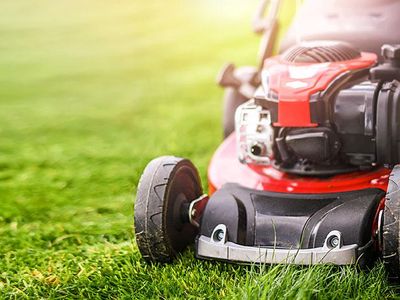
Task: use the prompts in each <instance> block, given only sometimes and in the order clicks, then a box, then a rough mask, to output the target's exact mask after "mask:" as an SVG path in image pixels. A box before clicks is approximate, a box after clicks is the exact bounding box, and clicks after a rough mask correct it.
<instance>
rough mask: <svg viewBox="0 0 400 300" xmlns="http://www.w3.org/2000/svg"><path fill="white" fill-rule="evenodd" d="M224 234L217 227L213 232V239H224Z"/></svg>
mask: <svg viewBox="0 0 400 300" xmlns="http://www.w3.org/2000/svg"><path fill="white" fill-rule="evenodd" d="M224 235H225V233H224V231H223V230H221V229H219V230H217V231H216V232H215V233H214V239H215V240H217V241H218V242H220V241H222V240H223V239H224Z"/></svg>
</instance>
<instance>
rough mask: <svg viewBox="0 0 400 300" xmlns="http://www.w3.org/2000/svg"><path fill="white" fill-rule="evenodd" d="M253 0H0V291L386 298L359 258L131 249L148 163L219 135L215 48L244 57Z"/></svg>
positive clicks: (380, 274) (249, 58)
mask: <svg viewBox="0 0 400 300" xmlns="http://www.w3.org/2000/svg"><path fill="white" fill-rule="evenodd" d="M255 5H256V1H254V0H253V1H239V0H230V1H228V0H218V1H215V0H205V1H200V0H198V1H194V0H170V1H161V0H153V1H142V0H133V1H128V0H119V1H98V0H97V1H96V0H79V1H78V0H58V1H54V0H42V1H34V0H21V1H11V0H2V1H0V33H1V34H0V298H4V299H10V298H18V299H24V298H26V299H31V298H65V299H70V298H102V299H107V298H110V299H116V298H125V299H131V298H141V299H150V298H228V299H229V298H231V299H233V298H243V299H257V298H267V299H276V298H288V299H342V298H360V299H361V298H366V299H382V298H395V297H396V294H395V293H396V290H395V289H394V288H393V287H390V286H389V285H388V283H387V282H386V280H385V274H384V271H383V267H382V265H381V264H378V265H377V266H376V267H375V268H374V269H373V270H372V271H371V272H364V271H358V270H356V269H355V268H352V267H347V268H335V267H331V266H319V267H312V268H301V267H285V266H274V267H267V266H263V267H244V266H235V265H230V264H223V263H214V262H203V261H198V260H195V259H194V258H193V250H189V251H187V252H186V253H184V254H183V255H182V256H181V257H179V258H178V259H177V260H176V261H175V262H174V263H173V264H170V265H165V266H157V265H154V266H151V265H146V264H145V263H144V262H143V261H141V259H140V254H139V252H138V249H137V246H136V244H135V240H134V234H133V229H132V228H133V199H134V198H133V195H134V194H135V191H136V188H135V187H136V185H137V182H138V179H139V177H140V174H141V172H142V170H143V169H144V167H145V166H146V164H147V162H148V161H149V160H151V159H152V158H154V157H156V156H158V155H163V154H174V155H177V156H183V157H188V158H190V159H192V161H193V162H194V163H195V164H196V165H197V166H198V167H199V170H200V172H201V175H202V178H203V182H204V183H205V182H206V180H205V179H206V169H207V164H208V161H209V159H210V157H211V155H212V153H213V151H214V150H215V149H216V147H217V146H218V144H219V142H220V141H221V128H220V123H221V96H222V91H221V90H220V89H218V88H217V87H216V86H215V84H214V78H215V75H216V73H217V72H218V70H219V68H220V67H221V66H222V64H223V63H224V62H226V60H233V61H235V62H237V63H238V64H249V63H250V64H251V63H254V62H255V53H256V51H257V43H258V39H257V38H256V37H254V36H253V35H252V34H251V33H250V26H249V24H250V22H249V20H250V16H251V13H252V11H253V9H254V7H255Z"/></svg>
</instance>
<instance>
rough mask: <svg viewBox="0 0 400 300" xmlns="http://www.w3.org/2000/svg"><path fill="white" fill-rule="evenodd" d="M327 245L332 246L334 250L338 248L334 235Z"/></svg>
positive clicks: (337, 241)
mask: <svg viewBox="0 0 400 300" xmlns="http://www.w3.org/2000/svg"><path fill="white" fill-rule="evenodd" d="M329 244H330V245H331V246H332V248H336V247H337V246H339V238H338V237H337V236H336V235H335V236H333V237H331V238H330V240H329Z"/></svg>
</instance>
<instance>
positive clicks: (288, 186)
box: [208, 133, 390, 194]
mask: <svg viewBox="0 0 400 300" xmlns="http://www.w3.org/2000/svg"><path fill="white" fill-rule="evenodd" d="M237 157H238V156H237V145H236V136H235V134H234V133H233V134H231V135H230V136H229V137H228V138H227V139H226V140H225V141H224V142H223V143H222V144H221V145H220V146H219V147H218V149H217V151H216V152H215V154H214V156H213V158H212V160H211V162H210V165H209V168H208V184H209V190H210V194H212V193H213V192H215V191H216V190H218V189H220V188H221V187H222V186H223V185H224V184H225V183H238V184H240V185H241V186H244V187H247V188H251V189H255V190H261V191H271V192H279V193H298V194H310V193H314V194H315V193H316V194H323V193H336V192H346V191H355V190H362V189H367V188H379V189H381V190H383V191H386V189H387V185H388V179H389V175H390V169H387V168H384V167H380V168H376V169H373V170H370V171H359V172H352V173H346V174H341V175H335V176H330V177H325V178H317V177H308V176H296V175H291V174H288V173H284V172H280V171H278V170H276V169H274V168H273V167H272V166H250V165H245V164H242V163H240V162H239V160H238V158H237Z"/></svg>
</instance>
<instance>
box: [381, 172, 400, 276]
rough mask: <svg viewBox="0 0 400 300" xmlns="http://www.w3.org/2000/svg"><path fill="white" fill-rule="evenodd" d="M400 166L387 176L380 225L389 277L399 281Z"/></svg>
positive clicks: (384, 259)
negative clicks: (381, 224)
mask: <svg viewBox="0 0 400 300" xmlns="http://www.w3.org/2000/svg"><path fill="white" fill-rule="evenodd" d="M399 220H400V166H399V165H398V166H396V167H395V168H394V169H393V170H392V173H391V174H390V177H389V185H388V189H387V194H386V200H385V210H384V214H383V227H382V252H383V253H382V254H383V261H384V264H385V267H386V270H387V272H388V276H389V279H390V280H392V281H396V282H399V281H400V247H399V246H400V242H399V239H400V230H399Z"/></svg>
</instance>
